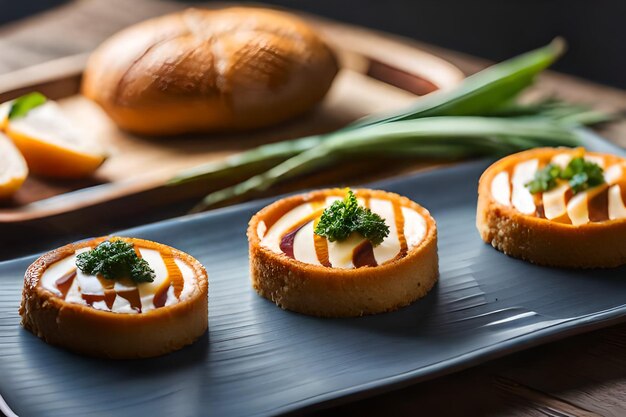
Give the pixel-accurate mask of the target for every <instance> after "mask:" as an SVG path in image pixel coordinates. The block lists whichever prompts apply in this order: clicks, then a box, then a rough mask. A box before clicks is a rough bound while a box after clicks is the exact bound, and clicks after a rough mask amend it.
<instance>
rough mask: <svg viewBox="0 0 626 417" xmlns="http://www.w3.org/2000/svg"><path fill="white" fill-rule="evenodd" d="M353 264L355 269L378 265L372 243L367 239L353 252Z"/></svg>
mask: <svg viewBox="0 0 626 417" xmlns="http://www.w3.org/2000/svg"><path fill="white" fill-rule="evenodd" d="M352 264H354V267H355V268H361V267H363V266H377V265H378V262H376V257H374V247H373V246H372V242H370V241H369V240H367V239H366V240H364V241H363V242H361V243H359V244H358V245H357V246H356V247H355V248H354V250H353V251H352Z"/></svg>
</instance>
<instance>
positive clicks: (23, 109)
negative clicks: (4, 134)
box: [9, 92, 48, 119]
mask: <svg viewBox="0 0 626 417" xmlns="http://www.w3.org/2000/svg"><path fill="white" fill-rule="evenodd" d="M47 100H48V99H47V98H46V96H44V95H43V94H41V93H37V92H35V93H29V94H25V95H23V96H21V97H18V98H16V99H15V100H13V102H12V103H11V110H9V119H17V118H18V117H24V116H26V114H27V113H28V112H29V111H31V110H32V109H34V108H35V107H38V106H41V105H42V104H44V103H45V102H46V101H47Z"/></svg>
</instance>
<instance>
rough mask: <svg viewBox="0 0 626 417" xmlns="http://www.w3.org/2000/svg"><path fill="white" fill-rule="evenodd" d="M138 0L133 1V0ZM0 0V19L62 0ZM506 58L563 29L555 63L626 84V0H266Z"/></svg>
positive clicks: (562, 68) (601, 79)
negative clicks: (564, 49) (565, 48)
mask: <svg viewBox="0 0 626 417" xmlns="http://www.w3.org/2000/svg"><path fill="white" fill-rule="evenodd" d="M101 1H106V0H101ZM129 1H132V0H129ZM60 3H62V1H60V0H19V1H18V0H0V24H2V23H6V22H9V21H11V20H15V19H19V18H20V17H24V16H28V15H29V14H32V13H36V12H38V11H41V10H45V9H46V8H49V7H52V6H54V5H56V4H60ZM265 3H268V4H274V5H278V6H283V7H288V8H292V9H299V10H304V11H307V12H312V13H316V14H319V15H322V16H326V17H330V18H334V19H338V20H342V21H346V22H350V23H354V24H358V25H363V26H367V27H371V28H375V29H380V30H385V31H388V32H393V33H397V34H400V35H404V36H408V37H411V38H414V39H417V40H421V41H426V42H430V43H432V44H435V45H439V46H443V47H447V48H450V49H454V50H457V51H462V52H466V53H469V54H472V55H476V56H480V57H484V58H488V59H491V60H502V59H505V58H507V57H510V56H512V55H515V54H517V53H520V52H523V51H527V50H529V49H533V48H536V47H538V46H540V45H543V44H545V43H547V42H549V41H550V40H551V39H552V38H554V37H555V36H558V35H561V36H563V37H564V38H566V39H567V41H568V43H569V52H568V53H567V55H566V56H565V57H564V58H563V59H562V60H560V61H559V63H558V64H557V65H556V67H555V68H556V69H557V70H560V71H563V72H567V73H570V74H574V75H578V76H580V77H583V78H588V79H592V80H595V81H598V82H602V83H605V84H610V85H614V86H617V87H621V88H626V0H415V1H411V0H359V1H354V0H353V1H347V0H266V1H265Z"/></svg>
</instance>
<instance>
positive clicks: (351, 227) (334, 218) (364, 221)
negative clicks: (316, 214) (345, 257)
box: [315, 190, 389, 246]
mask: <svg viewBox="0 0 626 417" xmlns="http://www.w3.org/2000/svg"><path fill="white" fill-rule="evenodd" d="M354 232H357V233H360V234H361V235H362V236H363V237H364V238H366V239H368V240H369V241H370V242H372V245H374V246H376V245H380V244H381V243H382V242H383V240H385V238H386V237H387V236H388V235H389V226H387V225H386V224H385V220H384V219H383V218H382V217H380V216H379V215H378V214H376V213H372V211H371V210H370V209H368V208H365V207H361V206H359V203H358V201H357V199H356V196H355V195H354V193H353V192H352V191H351V190H348V193H347V194H346V196H345V198H344V199H343V200H341V201H335V202H334V203H333V204H332V205H331V206H330V207H327V208H326V210H324V212H323V213H322V217H321V218H320V221H319V223H318V224H317V227H316V228H315V234H316V235H319V236H324V237H325V238H327V239H328V240H330V241H331V242H334V241H342V240H345V239H347V238H348V236H350V235H351V234H352V233H354Z"/></svg>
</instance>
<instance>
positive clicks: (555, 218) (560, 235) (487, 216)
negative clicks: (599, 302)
mask: <svg viewBox="0 0 626 417" xmlns="http://www.w3.org/2000/svg"><path fill="white" fill-rule="evenodd" d="M574 158H582V159H583V160H585V161H588V162H591V163H593V164H596V165H597V166H599V167H600V168H602V169H603V172H602V174H599V175H598V177H599V178H600V180H599V181H602V178H603V179H604V180H603V182H601V183H599V184H592V185H591V186H590V187H589V188H585V189H583V190H580V191H579V190H573V189H572V186H571V182H568V181H567V180H564V179H556V181H555V182H554V183H553V185H552V187H551V188H550V189H549V190H542V191H538V192H534V193H531V187H530V185H531V184H530V182H531V181H532V180H533V179H534V178H537V176H536V173H537V172H538V171H540V170H543V169H545V168H546V167H547V166H548V165H550V166H551V167H558V168H560V169H565V168H566V167H567V166H568V165H569V164H570V161H572V160H573V159H574ZM558 168H557V169H558ZM625 170H626V160H624V159H623V158H619V157H617V156H615V155H609V154H601V153H596V152H585V151H584V150H583V149H582V148H579V149H568V148H539V149H533V150H529V151H524V152H520V153H517V154H514V155H510V156H507V157H505V158H503V159H501V160H499V161H497V162H496V163H494V164H493V165H491V166H490V167H489V168H488V169H487V170H486V171H485V172H484V173H483V175H482V176H481V178H480V182H479V186H478V209H477V217H476V226H477V227H478V231H479V232H480V235H481V237H482V238H483V240H484V241H485V242H487V243H489V244H491V245H492V246H493V247H494V248H496V249H498V250H500V251H502V252H504V253H506V254H507V255H510V256H513V257H516V258H521V259H524V260H527V261H530V262H533V263H536V264H540V265H551V266H563V267H576V268H598V267H603V268H608V267H615V266H619V265H624V264H626V239H625V237H626V207H624V202H625V201H626V198H625V196H626V171H625ZM596 172H597V171H596ZM540 177H541V176H540ZM544 180H545V179H544ZM535 191H537V190H535ZM576 191H578V192H576Z"/></svg>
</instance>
